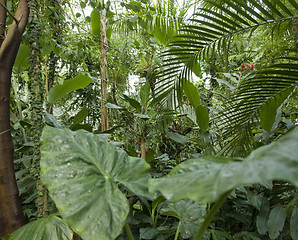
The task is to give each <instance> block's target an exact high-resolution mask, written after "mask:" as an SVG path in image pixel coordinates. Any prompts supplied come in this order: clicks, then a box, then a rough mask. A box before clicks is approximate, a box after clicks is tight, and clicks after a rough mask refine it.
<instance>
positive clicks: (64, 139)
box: [41, 127, 150, 240]
mask: <svg viewBox="0 0 298 240" xmlns="http://www.w3.org/2000/svg"><path fill="white" fill-rule="evenodd" d="M41 151H42V160H41V178H42V181H43V182H44V184H45V185H46V186H47V188H48V190H49V192H50V195H51V197H52V199H53V200H54V201H55V203H56V205H57V207H58V209H59V211H60V213H61V215H62V217H63V219H64V220H65V222H66V223H67V224H69V226H71V228H72V229H73V230H74V231H75V232H77V233H78V234H79V235H80V236H82V237H83V239H84V240H88V239H89V240H93V239H94V240H95V239H107V240H109V239H115V238H116V237H117V236H118V235H119V234H120V233H121V230H122V227H123V226H124V223H125V219H126V217H127V214H128V212H129V205H128V202H127V199H126V197H125V195H124V194H123V193H122V192H121V191H120V190H119V188H118V184H119V183H120V184H123V185H124V186H126V187H127V188H128V189H130V190H131V191H133V192H135V193H136V194H138V195H143V196H148V191H147V185H148V180H149V178H150V175H149V173H148V169H149V165H147V163H146V162H145V161H144V160H142V159H140V158H134V157H130V156H128V155H127V154H126V153H125V152H124V151H123V150H122V149H118V148H116V147H115V146H114V145H113V144H111V143H108V142H107V140H106V139H105V138H102V137H101V136H100V135H95V134H92V133H88V132H86V131H83V130H78V131H76V132H72V131H70V130H68V129H56V128H50V127H45V129H44V131H43V134H42V149H41Z"/></svg>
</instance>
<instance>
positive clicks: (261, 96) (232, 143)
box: [214, 58, 298, 155]
mask: <svg viewBox="0 0 298 240" xmlns="http://www.w3.org/2000/svg"><path fill="white" fill-rule="evenodd" d="M289 60H290V61H291V62H290V63H279V64H274V65H272V66H270V67H267V68H265V69H263V70H259V71H256V72H255V73H251V74H249V75H247V77H246V78H245V79H243V80H242V81H241V83H240V85H239V86H238V88H237V90H236V91H235V92H234V93H233V95H232V96H231V98H230V99H229V101H228V102H226V103H225V107H224V109H223V111H222V112H221V114H219V116H218V117H217V118H215V119H214V121H215V122H216V123H217V128H218V129H220V131H221V137H222V139H229V141H226V142H227V143H228V144H226V145H225V147H224V148H223V149H222V151H221V154H227V153H229V154H232V155H233V153H236V152H237V151H238V150H239V152H242V153H245V152H249V150H250V149H251V147H252V137H253V135H254V133H258V132H262V129H260V124H259V123H260V111H261V110H262V109H263V108H264V106H265V105H266V104H268V103H270V101H272V100H275V99H281V100H280V101H283V100H284V99H286V98H287V97H288V96H290V95H291V94H292V93H293V91H295V90H296V89H297V86H298V58H287V61H289ZM281 104H282V102H280V105H281ZM277 107H279V105H278V106H277Z"/></svg>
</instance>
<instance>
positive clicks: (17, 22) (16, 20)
mask: <svg viewBox="0 0 298 240" xmlns="http://www.w3.org/2000/svg"><path fill="white" fill-rule="evenodd" d="M0 5H1V6H2V7H3V8H4V9H5V10H6V11H7V12H8V14H9V15H10V16H11V17H12V18H13V20H15V22H16V24H17V25H18V24H19V22H20V20H18V19H16V18H15V16H14V15H13V14H12V13H11V11H9V10H8V8H7V7H6V6H5V5H4V4H3V3H1V2H0Z"/></svg>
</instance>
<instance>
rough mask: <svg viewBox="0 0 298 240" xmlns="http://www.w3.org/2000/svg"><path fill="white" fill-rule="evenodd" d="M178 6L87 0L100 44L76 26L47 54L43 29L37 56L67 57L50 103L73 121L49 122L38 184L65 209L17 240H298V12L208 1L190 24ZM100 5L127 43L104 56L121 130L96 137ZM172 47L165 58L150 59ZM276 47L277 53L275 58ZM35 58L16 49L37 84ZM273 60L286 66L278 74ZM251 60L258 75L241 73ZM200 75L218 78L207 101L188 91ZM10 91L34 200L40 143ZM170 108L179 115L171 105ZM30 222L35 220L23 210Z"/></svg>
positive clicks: (23, 186)
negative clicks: (295, 30) (33, 151)
mask: <svg viewBox="0 0 298 240" xmlns="http://www.w3.org/2000/svg"><path fill="white" fill-rule="evenodd" d="M173 2H174V1H168V2H167V1H158V4H157V5H156V6H152V5H151V3H150V2H149V1H147V0H144V1H140V2H137V1H129V2H128V3H122V6H123V7H125V8H126V9H127V12H128V13H127V14H124V13H123V12H121V14H119V15H117V14H116V11H115V12H114V10H115V9H113V8H112V7H111V4H110V1H108V3H107V4H98V3H97V2H96V1H81V2H80V3H78V6H80V7H81V8H82V9H83V8H85V7H86V6H87V5H88V4H89V5H90V6H91V7H92V8H93V11H92V13H91V16H90V17H89V16H87V17H85V18H84V19H83V20H82V22H81V23H82V25H83V24H86V23H87V24H91V31H92V34H93V35H95V36H88V37H86V36H84V35H83V34H81V32H80V31H81V30H79V29H80V28H79V27H78V26H77V24H75V23H73V22H72V23H71V26H70V25H66V26H67V28H68V29H67V30H66V32H67V31H70V30H71V28H75V27H77V30H78V31H79V33H76V34H75V35H73V37H72V38H69V37H68V36H67V34H65V36H64V40H65V41H61V40H59V41H58V40H57V39H54V40H51V41H49V42H50V43H51V44H50V46H47V45H46V43H47V42H48V40H49V39H52V38H51V34H52V32H51V30H50V29H48V28H47V27H45V29H46V30H47V31H46V34H44V35H43V38H42V39H41V40H42V42H43V43H44V45H45V46H44V48H43V49H42V52H43V54H42V59H43V60H45V59H46V58H47V57H49V54H50V53H55V54H56V55H57V56H59V59H60V60H59V61H61V65H60V64H59V70H60V72H61V76H63V81H62V79H56V80H55V81H56V84H55V86H54V87H53V88H52V89H51V90H50V91H49V94H48V103H50V104H53V103H55V104H56V107H58V106H59V107H60V108H59V109H60V110H61V111H64V109H66V111H65V112H66V113H64V114H62V117H60V119H62V120H63V125H62V124H61V123H60V122H58V121H56V119H55V118H54V117H53V115H50V114H47V115H46V119H45V120H46V122H47V124H48V125H50V126H52V127H48V126H47V127H46V128H45V129H44V132H43V136H42V161H41V178H42V181H43V183H44V184H45V185H46V187H47V188H48V190H49V192H50V196H51V198H52V200H53V203H52V205H51V206H53V207H52V209H49V212H50V213H53V212H56V211H57V209H58V211H59V213H55V214H53V215H50V216H48V217H46V218H43V219H39V220H37V221H33V222H31V223H29V224H27V225H25V226H24V227H23V228H21V229H19V230H18V231H16V232H15V233H13V234H12V235H11V236H10V237H9V238H10V239H20V238H22V237H24V236H25V238H26V239H28V240H30V239H72V238H73V232H75V233H77V234H79V235H80V236H81V237H82V238H83V239H90V240H92V239H98V238H100V239H116V238H118V239H127V238H128V239H130V240H131V239H134V238H141V239H159V240H162V239H175V240H177V239H179V238H181V239H195V240H197V239H202V238H203V239H268V237H269V238H270V239H276V238H277V237H278V236H281V237H282V236H285V237H288V238H289V237H292V238H293V239H297V229H296V226H297V224H298V223H297V221H298V220H297V219H298V216H297V209H298V208H297V203H298V202H297V190H296V189H297V186H298V179H297V159H298V156H297V155H298V153H297V148H296V147H295V146H296V145H297V143H298V136H297V130H293V128H294V127H295V124H297V100H296V99H295V98H294V97H295V96H296V94H297V93H296V92H295V91H296V89H297V82H298V80H297V75H298V74H297V58H296V57H295V55H296V51H285V49H286V48H291V47H293V46H294V41H293V34H289V32H290V30H289V29H291V28H289V26H288V25H287V24H294V21H293V20H294V19H297V16H296V15H295V14H296V13H295V9H297V8H298V6H297V3H296V2H295V1H292V0H288V1H286V3H283V2H282V1H276V3H275V4H272V3H271V1H262V2H261V1H260V2H259V1H252V0H251V1H248V4H246V3H245V2H243V1H240V0H239V1H238V0H237V1H234V2H231V1H228V0H224V1H222V2H223V3H222V4H219V3H218V2H217V1H212V0H208V1H206V3H205V5H203V6H202V7H201V9H198V10H197V14H195V15H194V16H193V20H192V21H191V22H189V24H188V25H183V24H182V22H183V19H184V17H185V14H186V12H185V11H184V10H182V11H181V12H180V13H178V9H176V8H175V7H174V5H173ZM252 6H253V7H252ZM102 8H105V9H106V11H107V12H108V14H109V17H110V21H109V24H108V35H109V36H110V38H109V43H111V44H112V45H113V46H116V45H117V46H119V47H118V48H113V47H112V48H111V50H110V53H111V54H110V56H109V62H110V63H111V65H110V66H111V67H110V69H109V72H110V76H109V77H110V79H111V81H112V82H113V83H114V84H115V85H116V86H117V91H118V92H115V93H114V94H113V95H111V96H110V97H109V102H110V103H107V104H106V106H107V107H108V108H109V110H110V116H112V117H113V118H114V119H113V120H111V122H112V125H113V127H112V128H111V129H109V130H108V131H107V132H105V133H104V134H101V135H99V134H96V133H98V130H97V128H98V124H99V122H98V119H99V116H100V112H98V111H96V109H98V104H99V102H100V98H99V94H98V92H99V90H98V85H99V83H98V79H97V72H98V69H99V60H98V55H99V47H98V45H99V44H98V43H99V41H98V40H99V39H98V35H99V28H100V24H99V21H98V17H99V15H98V14H99V10H100V9H102ZM46 9H47V11H45V13H44V14H45V16H51V17H53V15H52V14H53V11H54V9H51V8H46ZM49 9H50V10H49ZM71 11H72V13H71V14H72V15H73V16H75V17H76V18H77V19H82V18H81V16H82V15H81V14H78V13H76V14H75V13H74V12H73V10H71ZM236 12H237V14H236ZM252 16H254V17H252ZM119 19H120V20H121V24H122V25H121V26H122V27H123V25H124V24H127V25H128V29H129V31H132V30H134V31H135V30H137V32H138V34H140V35H141V34H142V36H143V37H139V36H136V35H134V36H133V38H132V39H133V41H129V40H128V39H127V38H126V39H125V40H123V38H122V36H123V35H121V34H120V32H121V27H120V25H119V24H120V23H119V21H118V20H119ZM123 19H125V20H127V21H124V20H123ZM64 20H65V21H66V19H64ZM263 26H266V27H268V26H273V28H268V29H265V28H263ZM276 26H279V32H278V34H276V35H275V33H276V29H274V28H275V27H276ZM179 28H180V31H179V34H178V35H177V36H175V37H174V38H172V36H174V35H175V34H177V33H178V31H177V30H178V29H179ZM117 29H118V30H117ZM141 29H142V30H144V31H141ZM264 29H265V30H266V31H264ZM268 31H271V32H270V33H272V40H273V41H272V43H269V42H268V41H267V40H268V38H267V35H268ZM161 33H162V34H161ZM242 33H244V34H242ZM125 34H128V31H125ZM111 36H113V38H112V37H111ZM144 39H145V40H144ZM148 39H149V40H148ZM264 39H265V40H266V42H265V43H264V44H263V45H262V44H260V42H262V41H263V40H264ZM276 39H279V40H278V41H276ZM265 40H264V41H265ZM294 40H295V39H294ZM296 41H297V39H296ZM25 43H26V42H25ZM147 43H149V47H146V44H147ZM167 43H169V45H168V50H167V51H166V52H165V53H164V54H163V56H162V57H163V61H162V60H161V59H162V58H161V57H156V56H155V55H156V53H158V51H159V50H160V49H162V46H163V45H165V44H167ZM234 46H235V47H234ZM263 46H266V48H264V49H260V48H263ZM274 46H275V47H276V51H274V52H271V51H269V50H270V49H271V48H272V47H274ZM277 46H279V47H277ZM130 47H134V50H131V51H130V50H128V49H129V48H130ZM119 49H120V52H119ZM217 50H218V51H217ZM28 54H29V48H28V47H27V46H26V44H24V45H22V46H21V49H20V52H19V56H18V58H17V61H16V65H15V74H16V76H17V75H18V76H19V78H23V79H24V80H25V81H23V82H28V81H29V80H28V78H26V69H27V68H28V67H29V65H28V61H27V60H28V59H27V56H28ZM273 57H283V59H279V60H278V61H277V62H276V64H274V65H272V58H273ZM135 58H137V59H138V60H136V59H135ZM255 61H258V62H255ZM245 62H247V64H246V65H250V64H248V62H249V63H251V62H254V65H255V67H256V69H259V70H254V71H252V72H248V71H246V70H244V69H239V67H240V66H241V65H242V66H244V65H243V63H245ZM136 65H138V66H136ZM250 66H251V65H250ZM264 66H266V68H264ZM157 68H159V70H160V71H159V72H157V71H156V70H157ZM134 70H135V74H139V75H140V76H141V79H142V80H144V82H143V83H142V84H141V88H140V89H139V96H132V95H128V94H123V91H124V90H125V88H126V84H127V79H128V75H129V74H130V73H131V72H133V71H134ZM239 70H240V71H239ZM202 71H205V72H207V71H210V75H211V77H210V79H211V80H210V86H211V87H210V89H209V90H206V89H205V90H204V91H205V93H206V94H205V96H204V95H203V94H199V93H198V91H197V89H198V88H197V85H196V84H193V83H191V78H192V77H193V76H194V75H193V74H195V75H196V76H202ZM24 72H25V73H24ZM64 79H65V80H64ZM14 81H16V79H14ZM214 81H215V82H216V84H214ZM23 82H21V83H20V84H18V83H17V84H15V85H14V88H15V89H14V90H15V92H17V91H18V90H17V89H18V87H19V86H21V87H23V88H26V84H23ZM205 85H206V84H205ZM216 87H217V88H216ZM83 88H84V89H83ZM172 89H175V90H176V92H174V95H171V92H172ZM24 92H26V90H25V91H24ZM175 94H176V95H175ZM183 94H184V95H185V96H186V97H185V98H184V97H183ZM15 95H16V96H15V99H14V102H13V110H14V112H16V111H18V113H19V114H18V115H17V116H15V115H16V114H15V115H13V116H12V117H13V118H12V119H13V121H12V123H13V124H14V125H13V126H14V134H15V135H14V138H15V142H16V144H17V145H16V146H18V148H17V151H16V159H17V160H16V161H15V163H16V167H17V168H18V169H20V170H19V171H18V172H17V174H16V176H17V179H18V184H19V188H20V193H21V194H23V196H24V195H25V199H24V203H25V204H27V203H30V202H31V201H32V200H33V199H35V198H36V192H35V191H34V188H35V183H34V181H33V178H32V175H31V174H29V169H30V163H31V160H32V158H33V156H32V155H29V154H28V153H29V152H28V149H30V147H32V142H30V139H29V140H28V139H27V136H26V134H25V131H28V129H29V130H30V128H32V127H33V126H32V125H31V124H30V119H28V121H26V119H24V117H23V116H22V115H23V114H26V111H25V110H24V108H26V107H27V106H26V104H25V101H23V99H24V97H23V98H22V99H18V98H17V94H15ZM176 97H177V98H176ZM136 99H138V100H136ZM289 99H290V101H289V102H287V101H288V100H289ZM176 100H177V101H176ZM173 103H174V104H173ZM176 103H178V104H179V105H180V107H181V109H180V112H178V111H176V110H173V109H174V107H173V105H174V106H175V104H176ZM162 104H163V105H162ZM166 105H167V106H166ZM289 106H290V107H291V108H290V109H294V111H293V112H291V111H290V110H289V108H288V107H289ZM62 107H63V108H64V109H63V108H62ZM214 111H217V112H220V114H214ZM295 111H296V112H295ZM178 113H180V114H178ZM69 115H74V116H69ZM53 127H54V128H53ZM82 129H85V130H82ZM291 130H293V131H292V132H290V131H291ZM288 132H290V133H288ZM283 135H285V136H283ZM107 136H108V138H109V139H112V140H114V141H117V142H120V144H119V143H115V142H109V141H108V139H107V138H106V137H107ZM281 136H283V137H281ZM23 142H25V143H23ZM271 142H272V143H271ZM269 143H270V144H269ZM142 144H143V146H145V148H146V150H147V152H146V156H142V146H141V145H142ZM267 144H268V145H267ZM115 145H123V146H122V148H117V147H115ZM262 145H266V146H263V147H260V146H262ZM258 147H260V148H258ZM123 149H124V150H125V151H124V150H123ZM254 149H256V150H254ZM127 153H128V154H127ZM215 154H216V156H214V155H215ZM138 155H139V157H140V156H142V157H143V159H142V158H138V157H137V156H138ZM222 155H224V156H225V157H223V156H222ZM199 156H200V157H199ZM232 156H234V157H232ZM240 157H243V158H240ZM188 159H191V160H188ZM145 160H146V161H145ZM165 175H166V176H165ZM273 180H274V181H273ZM272 181H273V182H272ZM284 181H286V182H284ZM214 202H215V203H214ZM213 203H214V204H213ZM221 206H223V207H222V208H221V210H219V209H220V207H221ZM56 207H57V209H56ZM25 213H26V215H27V217H28V218H35V217H36V214H35V213H34V212H33V211H32V210H30V208H29V207H28V206H27V207H26V210H25ZM208 226H209V228H208ZM123 228H124V229H125V232H124V231H123Z"/></svg>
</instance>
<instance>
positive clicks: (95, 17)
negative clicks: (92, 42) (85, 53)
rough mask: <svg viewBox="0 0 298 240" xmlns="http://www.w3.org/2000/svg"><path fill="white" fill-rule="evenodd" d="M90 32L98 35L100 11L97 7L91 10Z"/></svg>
mask: <svg viewBox="0 0 298 240" xmlns="http://www.w3.org/2000/svg"><path fill="white" fill-rule="evenodd" d="M90 17H91V33H92V34H93V35H96V36H100V27H101V24H100V12H99V10H98V9H96V8H95V9H94V10H93V11H92V12H91V16H90Z"/></svg>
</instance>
